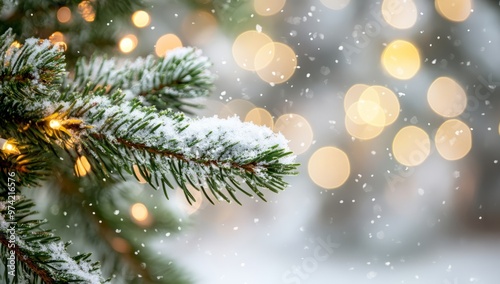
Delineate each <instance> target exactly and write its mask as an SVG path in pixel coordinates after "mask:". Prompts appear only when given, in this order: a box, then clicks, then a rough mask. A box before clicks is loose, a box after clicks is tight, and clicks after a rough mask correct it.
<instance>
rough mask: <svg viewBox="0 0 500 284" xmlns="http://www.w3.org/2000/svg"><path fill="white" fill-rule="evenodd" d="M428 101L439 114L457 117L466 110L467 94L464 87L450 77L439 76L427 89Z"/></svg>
mask: <svg viewBox="0 0 500 284" xmlns="http://www.w3.org/2000/svg"><path fill="white" fill-rule="evenodd" d="M427 102H429V105H430V107H431V108H432V110H433V111H435V112H436V113H437V114H439V115H441V116H444V117H455V116H458V115H460V114H462V112H463V111H464V110H465V107H466V106H467V95H466V94H465V91H464V89H463V88H462V87H461V86H460V85H459V84H458V83H457V82H455V81H454V80H453V79H451V78H449V77H439V78H437V79H436V80H434V82H432V84H431V85H430V87H429V89H428V90H427Z"/></svg>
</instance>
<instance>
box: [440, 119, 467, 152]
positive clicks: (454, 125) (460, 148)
mask: <svg viewBox="0 0 500 284" xmlns="http://www.w3.org/2000/svg"><path fill="white" fill-rule="evenodd" d="M435 143H436V149H437V151H438V152H439V154H440V155H441V156H442V157H443V158H445V159H446V160H451V161H453V160H459V159H461V158H463V157H464V156H465V155H467V153H469V151H470V149H471V147H472V133H471V131H470V129H469V127H468V126H467V124H465V123H464V122H462V121H460V120H458V119H449V120H447V121H445V122H444V123H443V124H441V126H440V127H439V128H438V130H437V132H436V137H435Z"/></svg>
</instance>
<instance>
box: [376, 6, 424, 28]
mask: <svg viewBox="0 0 500 284" xmlns="http://www.w3.org/2000/svg"><path fill="white" fill-rule="evenodd" d="M382 16H383V17H384V20H385V21H386V22H387V23H388V24H389V25H391V26H393V27H395V28H397V29H409V28H411V27H413V25H415V23H416V22H417V16H418V12H417V6H416V5H415V3H414V2H413V0H384V1H383V2H382Z"/></svg>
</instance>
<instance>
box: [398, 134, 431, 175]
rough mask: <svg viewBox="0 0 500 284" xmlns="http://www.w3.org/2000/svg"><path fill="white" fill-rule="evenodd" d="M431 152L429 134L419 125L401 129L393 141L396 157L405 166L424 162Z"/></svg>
mask: <svg viewBox="0 0 500 284" xmlns="http://www.w3.org/2000/svg"><path fill="white" fill-rule="evenodd" d="M430 152H431V140H430V138H429V135H427V133H426V132H425V131H424V130H422V129H421V128H419V127H416V126H406V127H404V128H402V129H401V130H399V132H398V133H397V134H396V136H395V137H394V140H393V141H392V153H393V155H394V158H395V159H396V160H397V161H398V162H399V163H401V164H403V165H405V166H409V167H411V166H417V165H420V164H421V163H423V162H424V161H425V160H426V159H427V157H428V156H429V154H430Z"/></svg>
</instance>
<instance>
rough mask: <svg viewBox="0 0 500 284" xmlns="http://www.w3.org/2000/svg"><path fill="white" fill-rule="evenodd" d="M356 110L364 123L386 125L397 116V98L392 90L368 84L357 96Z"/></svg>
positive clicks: (398, 106)
mask: <svg viewBox="0 0 500 284" xmlns="http://www.w3.org/2000/svg"><path fill="white" fill-rule="evenodd" d="M358 111H359V114H360V116H361V118H362V119H363V120H364V122H365V123H368V124H371V125H374V126H387V125H390V124H392V123H393V122H394V121H396V119H397V118H398V116H399V111H400V105H399V100H398V98H397V96H396V95H395V94H394V92H393V91H391V90H390V89H388V88H386V87H383V86H378V85H375V86H370V87H368V88H366V89H365V90H364V91H363V93H362V94H361V96H360V97H359V104H358Z"/></svg>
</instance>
